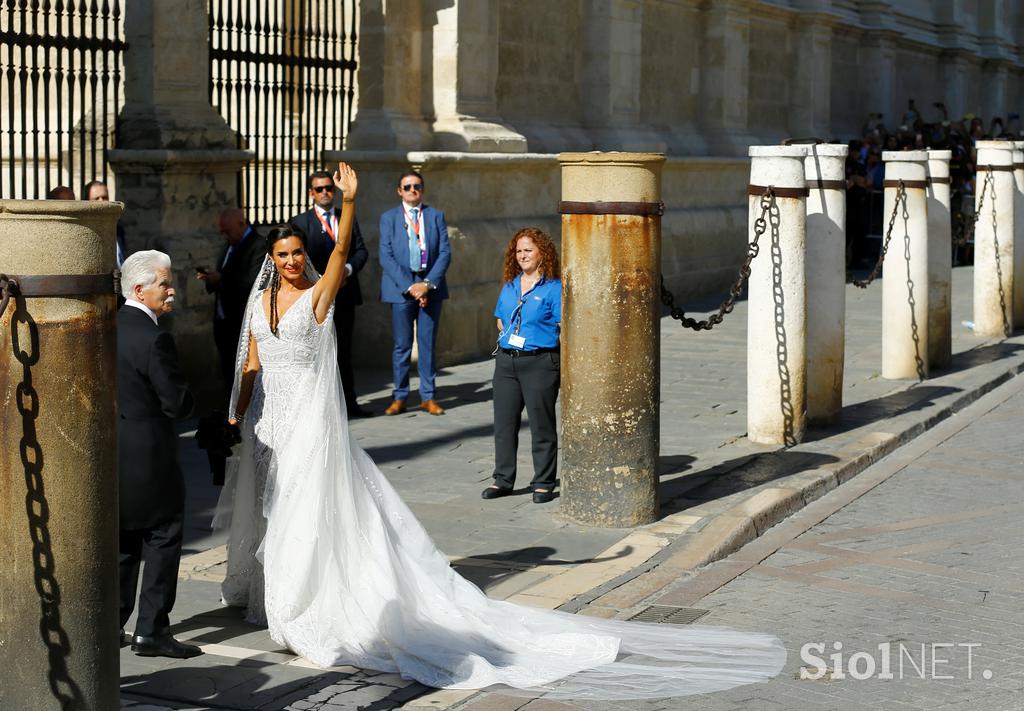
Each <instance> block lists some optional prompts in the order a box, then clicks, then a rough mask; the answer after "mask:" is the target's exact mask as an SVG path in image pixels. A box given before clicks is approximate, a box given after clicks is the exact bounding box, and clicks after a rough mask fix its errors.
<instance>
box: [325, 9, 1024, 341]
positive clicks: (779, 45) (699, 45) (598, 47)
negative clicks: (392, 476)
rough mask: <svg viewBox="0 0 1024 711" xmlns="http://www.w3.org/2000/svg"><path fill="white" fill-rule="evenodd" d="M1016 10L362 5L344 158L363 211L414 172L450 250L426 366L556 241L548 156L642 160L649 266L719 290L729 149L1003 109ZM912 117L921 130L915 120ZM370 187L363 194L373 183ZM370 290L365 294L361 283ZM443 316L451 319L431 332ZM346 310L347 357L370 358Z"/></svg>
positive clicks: (368, 320)
mask: <svg viewBox="0 0 1024 711" xmlns="http://www.w3.org/2000/svg"><path fill="white" fill-rule="evenodd" d="M1022 8H1024V3H1019V2H1010V1H1008V0H1007V1H1003V0H986V1H983V2H973V1H966V0H945V1H943V0H935V1H934V2H924V1H917V2H910V1H907V2H895V1H893V2H885V1H882V0H776V1H774V2H768V1H763V0H715V1H714V2H709V1H707V0H559V1H558V2H550V1H549V0H472V1H470V2H466V1H459V0H454V1H453V0H398V1H394V0H390V1H388V0H362V2H361V3H360V19H361V35H360V48H359V56H360V67H359V77H358V79H359V100H358V114H357V116H356V120H355V123H354V125H353V126H352V130H351V133H350V135H349V138H348V140H347V145H346V151H344V152H337V153H332V154H330V155H329V156H328V159H329V160H334V159H336V158H341V157H348V158H349V159H351V160H353V161H355V162H356V163H357V164H358V165H360V166H361V167H362V168H363V169H364V171H366V174H367V175H368V179H369V180H370V181H371V184H372V185H374V188H373V190H372V194H373V197H372V198H371V200H373V201H376V200H377V199H378V198H380V200H381V203H380V205H379V206H378V205H377V204H376V202H374V203H372V204H371V205H370V211H371V212H374V211H376V210H379V209H382V208H383V207H384V205H385V204H387V203H388V201H390V200H392V199H393V195H394V192H393V190H392V189H391V187H392V185H391V183H392V182H393V180H394V178H395V173H396V171H398V170H400V168H399V166H400V165H403V164H406V163H411V164H413V165H415V166H416V167H418V168H420V169H421V170H422V171H423V172H424V175H425V177H426V182H427V185H428V191H429V192H428V198H429V199H430V200H432V201H433V202H434V203H436V204H437V205H438V206H440V207H442V208H443V209H445V210H446V212H447V214H448V218H449V223H450V224H451V226H452V235H453V251H454V257H453V266H452V271H451V277H452V279H451V281H452V286H453V291H452V300H451V302H450V304H449V305H446V309H448V315H447V316H446V325H445V327H444V328H442V331H441V341H442V346H441V349H440V350H441V352H442V353H443V354H444V356H443V357H444V358H448V359H453V360H458V359H464V358H471V357H475V356H480V355H482V354H485V353H487V352H489V350H490V349H491V347H492V346H493V344H492V342H491V339H492V338H493V333H492V332H493V320H492V318H491V316H490V313H491V307H492V305H493V304H492V301H493V299H494V295H495V293H496V289H497V285H496V283H495V280H496V278H497V275H498V273H499V271H500V265H499V264H498V259H499V256H498V255H499V254H500V250H501V246H502V245H503V244H504V242H505V240H506V239H507V238H508V237H509V236H510V235H511V233H512V231H513V230H514V229H515V228H516V227H518V226H522V225H526V224H539V225H541V226H543V227H545V228H546V229H549V230H551V231H552V232H553V234H557V231H558V229H559V220H558V216H557V214H556V205H557V202H558V199H559V195H558V191H559V174H558V164H557V161H556V157H555V156H556V154H557V153H558V152H559V151H564V150H654V151H664V152H666V153H667V154H668V156H669V159H668V161H667V163H666V165H665V183H664V193H663V195H664V199H665V203H666V213H665V218H664V221H663V230H664V249H663V259H662V264H663V271H664V274H665V278H666V283H667V284H668V285H669V286H670V287H671V288H673V289H674V290H675V291H676V292H677V294H678V295H680V297H681V298H687V297H695V296H702V295H709V294H713V293H716V292H717V291H718V290H721V289H722V288H723V287H724V286H725V285H726V284H727V283H728V282H729V281H730V280H731V279H733V278H734V276H735V270H736V267H737V266H738V264H739V262H740V260H741V258H742V254H743V251H744V247H745V243H744V242H745V238H746V219H747V207H746V196H745V187H746V182H747V170H748V167H747V166H748V163H747V159H746V157H745V156H746V152H747V147H748V146H749V145H751V144H773V143H778V142H779V141H780V140H781V139H784V138H786V137H789V136H818V137H821V138H823V139H841V140H848V139H850V138H854V137H857V136H859V135H860V132H861V127H862V125H863V124H864V121H865V119H866V118H867V114H868V113H869V112H878V113H881V114H883V117H884V118H883V120H884V121H887V122H888V125H889V126H891V127H893V128H895V127H896V126H897V125H898V123H899V119H900V117H901V116H902V114H903V112H904V110H905V109H906V107H907V101H908V100H909V99H911V98H913V99H916V103H917V106H918V107H919V110H921V111H922V113H923V115H924V117H925V118H926V119H927V120H934V119H935V116H933V115H932V114H934V112H935V111H936V110H934V109H932V103H933V102H936V101H943V102H944V103H945V104H946V106H947V107H948V109H949V112H950V115H951V116H955V117H959V116H962V115H964V114H966V113H968V112H973V113H975V114H979V115H982V116H985V117H991V116H995V115H1001V116H1004V117H1005V116H1006V115H1007V114H1008V113H1009V112H1013V111H1020V110H1021V108H1022V107H1021V104H1020V98H1021V76H1022V65H1021V61H1020V50H1021V45H1020V42H1021V29H1022V19H1024V18H1022V17H1021V11H1022ZM929 112H932V113H929ZM378 186H379V187H378ZM371 279H372V277H371ZM452 316H454V318H451V317H452ZM385 318H386V314H385V313H384V312H383V310H375V309H374V308H373V307H371V308H364V309H363V310H362V312H361V315H360V321H361V326H360V329H361V338H362V342H363V344H364V347H365V350H364V354H365V355H366V357H367V360H368V361H372V360H375V359H379V358H380V354H382V353H384V352H385V349H386V348H387V343H388V333H387V328H386V326H385V327H384V328H380V329H377V330H375V329H374V328H373V327H372V326H371V325H370V324H372V323H377V324H379V323H386V321H385Z"/></svg>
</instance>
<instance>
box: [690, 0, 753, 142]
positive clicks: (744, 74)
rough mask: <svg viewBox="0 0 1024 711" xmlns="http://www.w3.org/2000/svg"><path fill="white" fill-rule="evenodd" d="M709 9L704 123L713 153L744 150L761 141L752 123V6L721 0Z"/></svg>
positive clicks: (702, 103) (703, 99)
mask: <svg viewBox="0 0 1024 711" xmlns="http://www.w3.org/2000/svg"><path fill="white" fill-rule="evenodd" d="M705 12H706V15H705V22H706V24H705V28H706V29H705V36H704V46H705V47H704V52H703V56H704V57H705V62H706V64H705V65H704V67H703V68H702V71H701V90H700V94H701V96H700V100H701V105H702V106H703V107H704V109H703V111H702V113H701V124H700V127H701V130H702V131H703V132H704V135H705V137H706V138H707V140H708V145H709V146H710V148H711V153H712V155H733V156H742V155H744V154H745V153H746V151H747V147H748V146H750V144H752V143H756V142H757V139H756V138H754V136H752V135H751V133H750V129H749V127H748V108H749V105H750V102H749V100H748V95H747V91H748V88H749V87H748V82H749V62H750V9H749V7H747V5H746V4H745V3H742V2H736V0H720V1H719V2H714V3H711V4H710V5H709V7H708V9H707V10H706V11H705Z"/></svg>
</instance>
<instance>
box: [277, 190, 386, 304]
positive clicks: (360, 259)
mask: <svg viewBox="0 0 1024 711" xmlns="http://www.w3.org/2000/svg"><path fill="white" fill-rule="evenodd" d="M315 210H316V208H312V209H310V210H308V211H306V212H303V213H302V214H301V215H296V216H295V217H293V218H292V219H291V220H290V223H291V226H292V227H294V228H295V229H297V230H299V231H300V232H302V233H303V234H304V235H306V251H307V252H308V254H309V258H310V259H311V260H312V262H313V266H314V267H316V270H317V271H318V272H320V273H321V274H323V273H324V270H326V269H327V262H328V260H330V258H331V252H332V251H333V250H334V240H332V239H331V237H330V235H328V234H327V231H326V230H324V226H323V224H322V223H321V222H320V220H319V218H318V217H317V216H316V212H315ZM334 215H335V217H337V218H338V219H339V220H340V219H341V210H340V209H338V208H334ZM369 256H370V253H369V252H368V251H367V250H366V243H365V242H363V234H362V232H360V230H359V222H358V220H357V221H355V222H353V223H352V244H351V246H350V247H349V249H348V263H349V264H351V265H352V276H350V277H349V278H348V279H347V280H346V281H345V286H343V287H341V289H339V290H338V298H337V299H336V300H335V302H334V303H335V304H339V305H340V304H343V303H346V302H348V303H351V304H353V305H354V306H358V305H359V304H361V303H363V292H362V291H361V290H360V288H359V271H360V270H361V269H362V268H363V267H364V266H365V265H366V260H367V259H368V258H369Z"/></svg>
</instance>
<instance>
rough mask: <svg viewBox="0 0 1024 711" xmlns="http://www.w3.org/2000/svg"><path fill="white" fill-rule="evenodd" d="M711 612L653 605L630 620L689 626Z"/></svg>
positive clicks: (691, 608)
mask: <svg viewBox="0 0 1024 711" xmlns="http://www.w3.org/2000/svg"><path fill="white" fill-rule="evenodd" d="M708 612H709V610H698V609H697V608H695V607H674V606H672V605H651V606H650V607H646V608H644V609H643V610H640V612H638V613H636V614H635V615H633V616H632V617H630V618H629V619H630V620H635V621H637V622H654V623H656V624H667V625H688V624H690V623H692V622H696V621H697V620H699V619H700V618H701V617H703V616H704V615H706V614H708Z"/></svg>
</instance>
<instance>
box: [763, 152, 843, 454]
mask: <svg viewBox="0 0 1024 711" xmlns="http://www.w3.org/2000/svg"><path fill="white" fill-rule="evenodd" d="M805 155H806V148H805V147H804V146H751V147H750V157H751V158H752V160H751V162H750V184H751V186H752V187H751V190H755V189H756V188H755V187H754V186H760V187H768V186H771V187H774V188H778V189H780V190H788V191H793V190H796V191H806V181H805V179H804V156H805ZM804 194H806V192H805V193H804ZM775 204H776V209H777V213H776V214H775V215H774V216H773V215H766V218H765V219H766V220H767V221H768V225H769V227H768V229H767V230H766V232H765V233H764V234H763V235H762V236H761V238H760V240H759V243H758V244H759V246H760V253H759V254H758V256H757V257H756V258H755V259H754V261H753V262H752V264H751V270H750V280H749V282H748V296H747V302H748V304H749V307H748V309H747V314H748V317H747V436H748V437H749V438H750V440H751V441H753V442H759V443H761V444H784V445H786V446H791V445H794V444H797V443H799V442H800V441H801V440H802V439H803V436H804V430H805V428H806V421H805V420H806V414H807V413H806V409H807V408H806V395H807V358H806V346H807V309H806V306H805V294H806V282H805V276H804V273H805V272H804V250H805V239H804V238H805V225H806V220H807V205H806V199H805V198H804V197H803V196H800V197H791V196H778V197H776V198H775ZM749 210H750V212H749V218H748V221H747V223H748V225H749V227H748V229H749V230H750V238H751V239H753V236H754V223H755V220H756V219H757V218H759V217H760V216H761V212H762V209H761V196H759V195H751V196H750V198H749ZM772 224H777V225H778V229H777V230H775V229H773V228H772V226H771V225H772ZM844 281H845V280H844Z"/></svg>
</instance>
